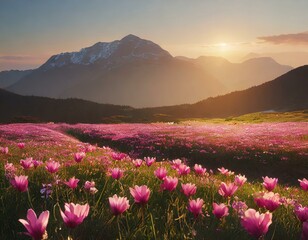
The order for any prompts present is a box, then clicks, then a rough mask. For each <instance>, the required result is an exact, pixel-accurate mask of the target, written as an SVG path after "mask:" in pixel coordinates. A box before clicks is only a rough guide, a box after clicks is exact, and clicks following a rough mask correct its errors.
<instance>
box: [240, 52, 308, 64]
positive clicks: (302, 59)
mask: <svg viewBox="0 0 308 240" xmlns="http://www.w3.org/2000/svg"><path fill="white" fill-rule="evenodd" d="M257 57H271V58H273V59H274V60H275V61H277V62H279V63H281V64H285V65H289V66H292V67H299V66H302V65H307V64H308V52H272V53H262V54H260V53H249V54H247V55H246V56H244V58H243V59H242V61H246V60H248V59H250V58H257Z"/></svg>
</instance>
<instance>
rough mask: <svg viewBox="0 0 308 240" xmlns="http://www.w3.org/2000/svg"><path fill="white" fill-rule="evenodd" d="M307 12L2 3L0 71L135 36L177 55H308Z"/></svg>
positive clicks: (57, 1)
mask: <svg viewBox="0 0 308 240" xmlns="http://www.w3.org/2000/svg"><path fill="white" fill-rule="evenodd" d="M307 9H308V1H307V0H296V1H292V0H289V1H286V0H271V1H268V0H259V1H247V0H232V1H230V0H224V1H223V0H216V1H206V0H192V1H188V0H168V1H167V0H155V1H154V0H153V1H150V0H149V1H145V0H120V1H114V0H89V1H85V0H50V1H42V0H27V1H18V0H1V2H0V33H1V34H0V70H6V69H28V68H35V67H38V66H39V65H41V64H42V63H43V62H44V61H46V60H47V59H48V58H49V57H50V56H51V55H53V54H57V53H60V52H68V51H79V50H80V49H81V48H83V47H87V46H90V45H93V44H94V43H96V42H99V41H101V42H104V41H107V42H108V41H113V40H115V39H121V38H122V37H124V36H125V35H127V34H129V33H132V34H134V35H137V36H139V37H141V38H145V39H149V40H151V41H153V42H155V43H158V44H159V45H160V46H162V47H163V48H164V49H166V50H167V51H169V52H170V53H171V54H172V55H173V56H178V55H182V56H187V57H198V56H200V55H216V56H223V57H226V58H227V59H229V60H231V61H240V60H241V59H242V58H243V57H244V56H245V55H246V54H248V53H250V52H254V53H261V54H262V53H280V52H308V25H307V23H308V14H307ZM307 63H308V62H307Z"/></svg>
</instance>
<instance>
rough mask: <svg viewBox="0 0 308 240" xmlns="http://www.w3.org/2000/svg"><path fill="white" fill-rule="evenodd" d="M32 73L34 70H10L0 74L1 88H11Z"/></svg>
mask: <svg viewBox="0 0 308 240" xmlns="http://www.w3.org/2000/svg"><path fill="white" fill-rule="evenodd" d="M31 72H32V70H24V71H21V70H10V71H2V72H0V88H7V87H9V86H10V85H12V84H14V83H16V82H18V81H19V80H20V79H21V78H23V77H24V76H26V75H28V74H30V73H31Z"/></svg>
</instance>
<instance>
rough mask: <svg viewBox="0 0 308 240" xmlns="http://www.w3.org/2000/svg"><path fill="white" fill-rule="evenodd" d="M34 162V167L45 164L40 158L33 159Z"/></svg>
mask: <svg viewBox="0 0 308 240" xmlns="http://www.w3.org/2000/svg"><path fill="white" fill-rule="evenodd" d="M32 163H33V166H34V168H37V167H38V166H40V165H42V164H43V162H42V161H38V160H32Z"/></svg>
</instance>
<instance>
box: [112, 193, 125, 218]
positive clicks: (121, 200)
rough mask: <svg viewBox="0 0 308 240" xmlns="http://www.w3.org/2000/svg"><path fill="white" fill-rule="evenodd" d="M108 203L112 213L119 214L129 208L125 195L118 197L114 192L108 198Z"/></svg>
mask: <svg viewBox="0 0 308 240" xmlns="http://www.w3.org/2000/svg"><path fill="white" fill-rule="evenodd" d="M109 205H110V208H111V212H112V213H113V214H114V215H120V214H122V213H123V212H125V211H126V210H127V209H128V208H129V201H128V200H127V198H126V197H118V196H117V195H116V194H114V195H113V197H110V198H109Z"/></svg>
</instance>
